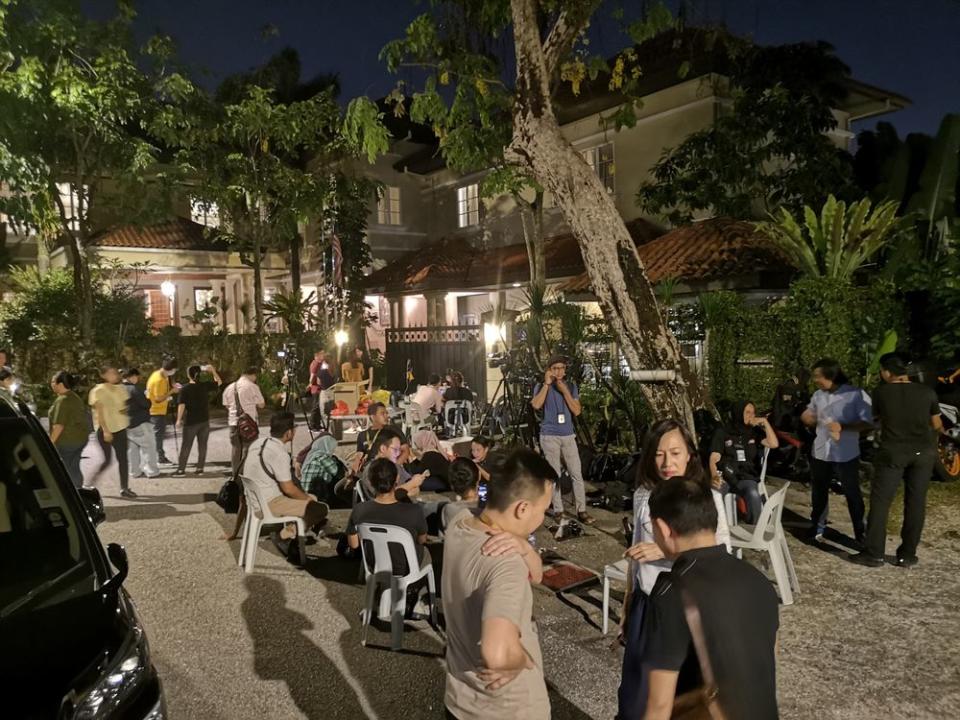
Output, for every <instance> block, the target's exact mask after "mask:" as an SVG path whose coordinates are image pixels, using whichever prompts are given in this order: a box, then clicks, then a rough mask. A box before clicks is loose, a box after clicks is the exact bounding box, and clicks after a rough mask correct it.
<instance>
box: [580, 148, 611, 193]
mask: <svg viewBox="0 0 960 720" xmlns="http://www.w3.org/2000/svg"><path fill="white" fill-rule="evenodd" d="M580 154H581V155H582V156H583V159H584V160H586V161H587V165H589V166H590V169H591V170H593V171H594V172H595V173H596V174H597V177H598V178H600V182H602V183H603V186H604V187H605V188H606V189H607V192H608V193H610V194H611V195H613V193H614V192H615V185H614V177H613V174H614V165H613V143H604V144H603V145H597V146H596V147H592V148H590V149H589V150H581V151H580Z"/></svg>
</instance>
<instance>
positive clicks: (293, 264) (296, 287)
mask: <svg viewBox="0 0 960 720" xmlns="http://www.w3.org/2000/svg"><path fill="white" fill-rule="evenodd" d="M290 282H291V284H292V285H293V296H294V297H295V298H299V297H300V233H299V232H298V233H294V235H293V237H292V238H291V239H290Z"/></svg>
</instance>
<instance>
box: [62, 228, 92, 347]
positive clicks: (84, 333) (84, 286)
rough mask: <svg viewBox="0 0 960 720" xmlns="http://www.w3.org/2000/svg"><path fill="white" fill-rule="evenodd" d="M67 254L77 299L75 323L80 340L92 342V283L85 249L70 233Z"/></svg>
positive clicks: (77, 236)
mask: <svg viewBox="0 0 960 720" xmlns="http://www.w3.org/2000/svg"><path fill="white" fill-rule="evenodd" d="M66 247H67V252H68V254H69V256H70V261H71V263H72V264H73V289H74V292H75V293H76V297H77V322H78V324H79V327H80V339H81V340H83V341H84V342H85V343H91V342H93V282H92V280H91V278H90V262H89V259H88V257H87V252H86V247H85V246H84V242H83V240H82V239H81V238H80V236H79V235H78V234H74V233H71V234H70V235H69V237H68V239H67V241H66Z"/></svg>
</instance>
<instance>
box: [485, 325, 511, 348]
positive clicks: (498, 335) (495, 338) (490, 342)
mask: <svg viewBox="0 0 960 720" xmlns="http://www.w3.org/2000/svg"><path fill="white" fill-rule="evenodd" d="M506 334H507V326H506V325H496V324H494V323H484V325H483V341H484V342H485V343H486V344H487V348H488V349H489V348H492V347H493V346H494V345H496V344H497V342H503V341H504V336H505V335H506Z"/></svg>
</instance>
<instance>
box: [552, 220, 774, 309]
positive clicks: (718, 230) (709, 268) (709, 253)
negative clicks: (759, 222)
mask: <svg viewBox="0 0 960 720" xmlns="http://www.w3.org/2000/svg"><path fill="white" fill-rule="evenodd" d="M637 251H638V252H639V253H640V259H641V260H642V261H643V264H644V267H645V269H646V272H647V277H648V278H649V279H650V282H653V283H657V282H660V281H661V280H665V279H667V278H676V279H677V280H678V281H681V282H684V283H687V284H690V283H702V282H709V281H711V280H730V279H734V278H744V277H749V276H757V275H761V276H762V275H768V276H769V275H770V274H774V275H788V274H789V273H790V272H791V266H790V265H789V264H787V261H786V260H785V258H784V257H783V255H781V253H780V251H779V250H778V249H777V248H776V246H774V245H773V243H772V242H771V241H770V240H769V239H768V238H767V237H766V236H765V235H764V234H763V233H761V232H759V231H758V230H757V229H756V227H755V226H754V225H753V224H752V223H748V222H744V221H743V220H734V219H732V218H712V219H710V220H703V221H701V222H697V223H693V224H692V225H684V226H683V227H679V228H676V229H675V230H671V231H670V232H668V233H666V234H665V235H661V236H660V237H658V238H656V239H655V240H652V241H650V242H648V243H646V244H644V245H641V246H640V247H638V248H637ZM558 289H559V290H561V291H563V292H568V293H578V292H589V291H590V279H589V278H588V277H587V274H586V273H585V272H584V273H581V274H580V275H578V276H577V277H575V278H573V279H571V280H568V281H567V282H565V283H562V284H561V285H560V287H559V288H558Z"/></svg>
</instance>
